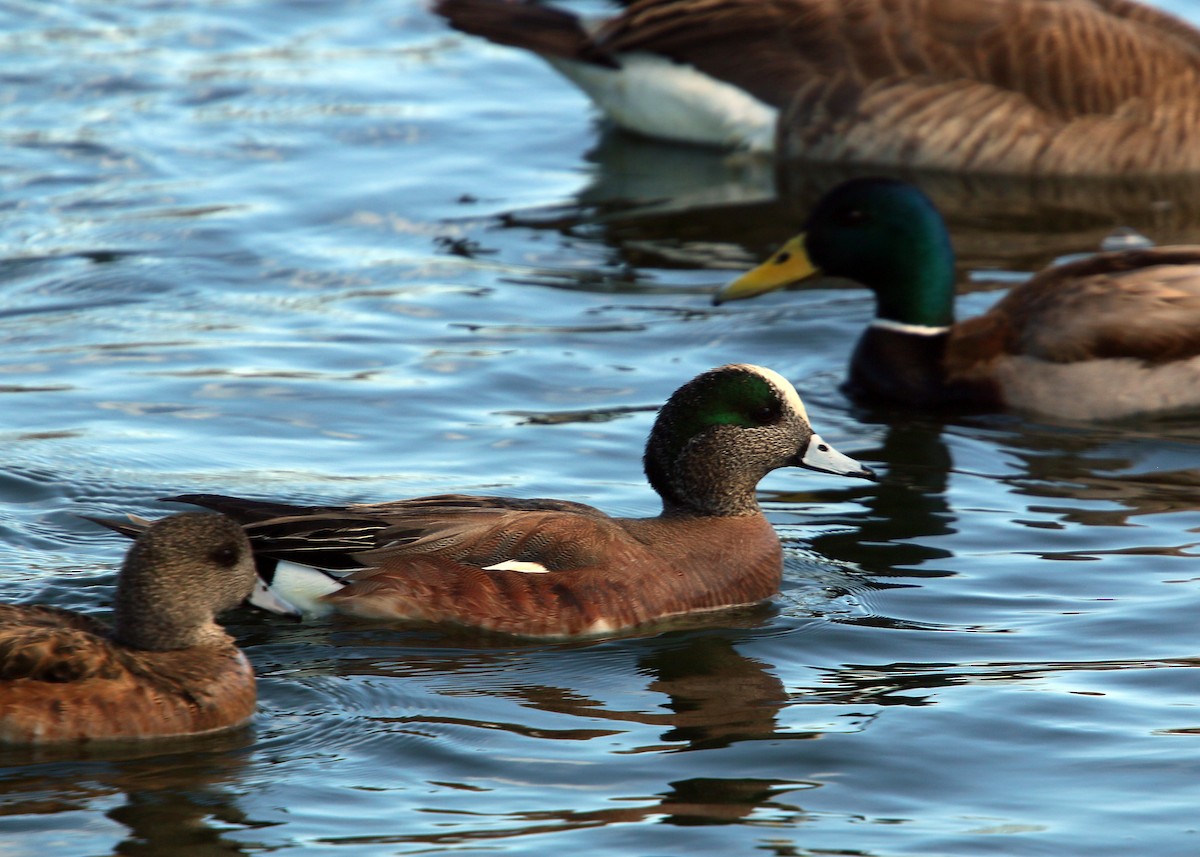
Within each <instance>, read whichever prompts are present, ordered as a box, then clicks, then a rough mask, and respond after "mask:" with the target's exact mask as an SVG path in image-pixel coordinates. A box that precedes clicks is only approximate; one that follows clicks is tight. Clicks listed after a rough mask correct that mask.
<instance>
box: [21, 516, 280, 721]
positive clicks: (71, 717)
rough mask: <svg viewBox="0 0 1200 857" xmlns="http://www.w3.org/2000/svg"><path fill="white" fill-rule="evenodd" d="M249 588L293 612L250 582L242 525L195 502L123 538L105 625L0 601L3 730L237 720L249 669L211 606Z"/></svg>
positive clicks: (245, 701)
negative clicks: (110, 620) (193, 507)
mask: <svg viewBox="0 0 1200 857" xmlns="http://www.w3.org/2000/svg"><path fill="white" fill-rule="evenodd" d="M256 587H257V589H258V591H257V592H256ZM252 595H253V597H254V599H255V603H258V604H261V605H263V606H266V607H268V608H269V609H273V610H276V612H291V611H290V608H288V607H287V606H286V605H283V604H281V603H280V602H279V601H278V600H277V599H274V597H273V596H271V595H270V594H269V593H267V592H265V591H264V590H263V588H262V584H261V583H259V582H258V577H257V575H256V573H255V567H254V561H253V555H252V554H251V551H250V543H249V542H248V541H247V539H246V537H245V534H244V533H243V532H242V530H241V528H240V527H238V526H237V525H236V524H234V523H233V521H230V520H229V519H227V518H225V517H223V516H221V515H212V514H207V513H194V512H193V513H189V514H184V515H176V516H174V517H171V518H165V519H163V520H161V521H158V522H157V523H155V524H154V525H152V526H151V527H150V528H149V529H147V530H146V531H145V532H143V533H142V534H141V535H140V536H139V537H138V540H137V541H136V542H135V543H134V545H133V547H132V548H130V551H129V555H128V556H127V558H126V560H125V564H124V566H122V568H121V572H120V576H119V578H118V582H117V594H116V608H115V622H114V627H113V629H112V631H111V632H110V631H109V629H108V628H106V627H104V626H103V625H102V624H100V623H99V622H97V621H95V620H94V619H91V618H90V617H88V616H84V615H81V614H78V613H72V612H70V611H67V610H60V609H58V608H55V607H46V606H39V605H31V606H22V607H19V606H9V605H3V606H0V741H4V742H8V743H20V744H55V743H63V742H79V741H90V740H105V739H107V740H112V739H122V738H129V739H132V738H154V737H163V736H178V735H191V734H201V733H206V732H215V731H218V730H221V729H228V728H231V727H233V726H237V725H239V724H241V723H244V722H245V721H247V720H248V719H250V717H251V715H253V714H254V706H255V689H254V673H253V671H252V670H251V669H250V664H249V662H248V661H247V660H246V656H245V655H243V654H242V652H241V651H240V650H239V649H238V647H237V645H236V644H235V643H234V640H233V638H232V637H230V636H229V635H228V634H226V633H225V631H224V630H222V629H221V628H220V627H219V626H218V625H217V624H216V623H215V621H214V617H215V616H216V615H217V614H219V613H223V612H225V611H226V610H231V609H233V608H234V607H237V606H238V605H239V604H241V603H242V601H244V600H246V599H248V598H251V597H252Z"/></svg>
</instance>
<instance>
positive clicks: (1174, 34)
mask: <svg viewBox="0 0 1200 857" xmlns="http://www.w3.org/2000/svg"><path fill="white" fill-rule="evenodd" d="M619 5H621V6H623V7H624V8H621V9H620V10H619V11H617V12H616V14H615V15H613V16H612V17H611V18H608V19H607V20H601V21H594V22H585V21H584V20H583V19H582V18H581V17H579V16H578V15H576V14H574V13H573V12H569V11H565V10H561V9H556V8H552V7H550V6H546V5H543V4H542V3H541V2H540V0H535V1H534V2H530V0H524V1H523V2H522V0H437V2H436V3H435V5H434V8H435V10H436V11H437V12H439V13H440V14H441V15H443V16H445V17H446V18H447V20H448V21H449V22H450V24H451V25H452V26H454V27H456V28H458V29H460V30H463V31H464V32H467V33H471V34H474V35H478V36H482V37H484V38H486V39H489V40H491V41H493V42H497V43H499V44H504V45H513V46H516V47H519V48H524V49H526V50H529V51H533V52H534V53H536V54H538V55H540V56H542V57H543V58H544V59H545V60H546V61H547V62H549V63H550V64H551V65H552V66H553V67H554V68H555V69H557V70H558V71H560V72H561V73H562V74H563V75H565V76H566V77H567V78H569V79H570V80H571V81H572V82H574V83H575V84H576V85H578V86H579V87H580V88H581V89H583V91H584V92H586V93H587V94H588V96H589V97H590V98H591V99H592V100H593V101H594V102H595V103H596V104H597V105H598V106H599V107H600V109H601V110H603V111H604V113H605V114H606V115H607V116H608V117H609V118H610V119H611V120H612V121H613V122H615V123H616V124H617V125H619V126H620V127H622V128H625V129H627V130H630V131H633V132H635V133H638V134H642V135H645V136H649V137H659V138H664V139H668V140H678V141H684V142H689V143H701V144H706V145H715V146H729V147H734V146H740V147H744V148H748V149H753V150H761V151H774V152H775V153H776V154H778V155H780V156H782V157H785V158H789V159H803V160H805V161H809V162H821V163H838V164H873V165H877V166H879V165H887V166H893V167H911V168H925V169H937V170H950V171H956V172H965V171H975V172H986V173H992V174H995V173H1006V174H1022V175H1092V176H1094V175H1129V174H1132V173H1143V174H1150V173H1158V174H1178V173H1184V172H1192V173H1195V172H1197V171H1200V147H1198V146H1196V145H1195V138H1196V133H1197V129H1200V62H1198V61H1197V59H1196V57H1197V52H1198V51H1200V31H1197V30H1196V29H1195V28H1194V27H1192V26H1190V25H1189V24H1188V23H1187V22H1185V21H1183V20H1181V19H1180V18H1177V17H1175V16H1173V15H1171V14H1169V13H1166V12H1163V11H1161V10H1159V9H1155V8H1153V6H1152V5H1145V4H1141V3H1137V2H1133V1H1132V0H1072V2H1066V0H1061V1H1060V0H1003V2H998V0H634V1H633V2H628V3H622V4H619ZM1156 5H1159V4H1156Z"/></svg>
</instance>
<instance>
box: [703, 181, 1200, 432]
mask: <svg viewBox="0 0 1200 857" xmlns="http://www.w3.org/2000/svg"><path fill="white" fill-rule="evenodd" d="M817 274H826V275H829V276H836V277H845V278H847V279H850V280H854V281H856V282H859V283H861V284H862V285H864V286H867V287H868V288H870V289H871V290H872V291H873V292H874V293H875V298H876V310H875V320H874V321H873V322H871V324H870V325H869V326H868V328H867V330H866V332H865V333H863V335H862V338H861V339H860V340H859V342H858V346H857V348H856V349H855V351H854V354H853V356H852V358H851V362H850V375H849V379H848V381H847V384H846V389H847V392H849V393H850V394H851V395H853V396H857V397H859V398H862V399H867V400H876V401H885V402H892V403H895V404H900V405H909V406H914V407H918V408H932V407H964V408H973V409H984V410H992V409H1000V408H1015V409H1019V410H1026V411H1031V412H1034V413H1038V414H1043V415H1047V416H1053V417H1061V418H1067V419H1079V420H1095V419H1115V418H1119V417H1125V416H1130V415H1133V414H1144V413H1156V412H1165V411H1174V410H1184V409H1191V408H1196V407H1200V247H1194V246H1178V247H1160V248H1150V249H1139V250H1124V251H1117V252H1109V253H1100V254H1097V255H1095V256H1091V257H1088V258H1084V259H1081V260H1078V261H1074V262H1070V263H1067V264H1063V265H1059V266H1057V267H1051V268H1048V269H1046V270H1044V271H1042V272H1041V273H1039V274H1038V275H1036V276H1035V277H1033V278H1032V279H1030V280H1028V281H1027V282H1025V283H1022V284H1021V285H1019V286H1017V287H1015V288H1013V289H1012V290H1010V291H1009V292H1008V294H1006V295H1005V296H1004V297H1003V298H1002V299H1001V300H1000V301H998V302H997V303H996V304H995V305H994V306H993V307H992V308H991V309H990V310H988V311H987V312H986V313H984V314H983V315H980V316H976V317H975V318H970V319H967V320H966V321H961V322H958V323H955V321H954V297H955V272H954V250H953V248H952V247H951V245H950V237H949V234H948V232H947V230H946V226H945V223H944V222H943V221H942V218H941V215H940V214H939V213H938V211H937V209H936V208H935V207H934V205H933V203H932V202H931V201H930V200H929V198H928V197H927V196H926V195H925V194H924V193H922V192H921V191H920V190H919V189H917V188H916V187H914V186H913V185H910V184H907V183H905V182H901V181H896V180H893V179H885V178H860V179H854V180H851V181H849V182H845V183H843V184H841V185H838V186H837V187H835V188H834V189H833V190H831V191H829V193H827V194H826V195H825V196H824V197H822V198H821V199H820V200H819V201H818V202H817V204H816V205H815V207H814V208H813V210H812V213H811V214H810V215H809V217H808V221H807V224H806V225H805V229H804V232H803V234H801V235H799V236H797V237H796V238H793V239H792V240H791V241H789V242H787V243H786V244H785V245H784V246H783V248H782V249H780V250H779V251H778V252H777V253H776V254H775V255H774V256H772V257H771V258H770V259H768V260H767V261H766V262H764V263H763V264H762V265H760V266H759V267H758V268H755V269H754V270H752V271H750V272H749V273H747V274H745V275H743V276H742V277H740V278H738V279H737V280H735V281H734V282H732V283H730V284H729V285H727V286H725V287H724V288H723V289H722V290H721V291H719V292H718V293H717V296H716V299H715V300H716V301H717V302H718V303H719V302H721V301H727V300H736V299H738V298H745V297H751V296H753V295H757V294H761V293H763V292H766V291H770V290H772V289H777V288H781V287H783V286H785V285H788V284H789V283H794V282H798V281H801V280H804V279H807V278H809V277H812V276H815V275H817Z"/></svg>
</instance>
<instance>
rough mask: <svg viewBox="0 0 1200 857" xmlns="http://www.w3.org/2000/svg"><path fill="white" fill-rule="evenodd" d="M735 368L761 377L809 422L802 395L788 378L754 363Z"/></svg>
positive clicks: (742, 364) (738, 365) (739, 365)
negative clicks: (801, 398)
mask: <svg viewBox="0 0 1200 857" xmlns="http://www.w3.org/2000/svg"><path fill="white" fill-rule="evenodd" d="M735 368H738V369H745V370H746V371H748V372H754V373H755V374H756V375H761V376H762V377H763V378H765V379H766V380H767V382H768V383H769V384H770V385H771V386H773V387H774V388H775V389H777V390H778V391H779V392H780V393H781V394H782V395H783V399H784V401H785V402H787V403H788V406H789V407H791V409H792V410H794V411H795V412H796V413H798V414H799V415H800V416H801V417H802V418H803V419H804V421H805V422H808V411H807V410H805V408H804V402H802V401H800V394H799V393H797V392H796V388H795V387H793V386H792V382H791V381H789V380H788V379H787V378H785V377H783V376H782V375H780V374H779V373H778V372H776V371H775V370H774V369H768V368H767V367H766V366H755V365H754V364H753V363H739V364H737V366H736V367H735Z"/></svg>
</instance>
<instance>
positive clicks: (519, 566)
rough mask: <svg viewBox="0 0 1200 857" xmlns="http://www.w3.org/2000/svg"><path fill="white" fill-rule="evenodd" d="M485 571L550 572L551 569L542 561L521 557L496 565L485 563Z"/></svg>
mask: <svg viewBox="0 0 1200 857" xmlns="http://www.w3.org/2000/svg"><path fill="white" fill-rule="evenodd" d="M483 570H484V571H519V572H521V573H522V574H549V573H550V569H548V568H546V566H544V565H542V564H541V563H540V562H525V561H523V560H519V559H506V560H504V562H498V563H496V564H495V565H485V566H484V567H483Z"/></svg>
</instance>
